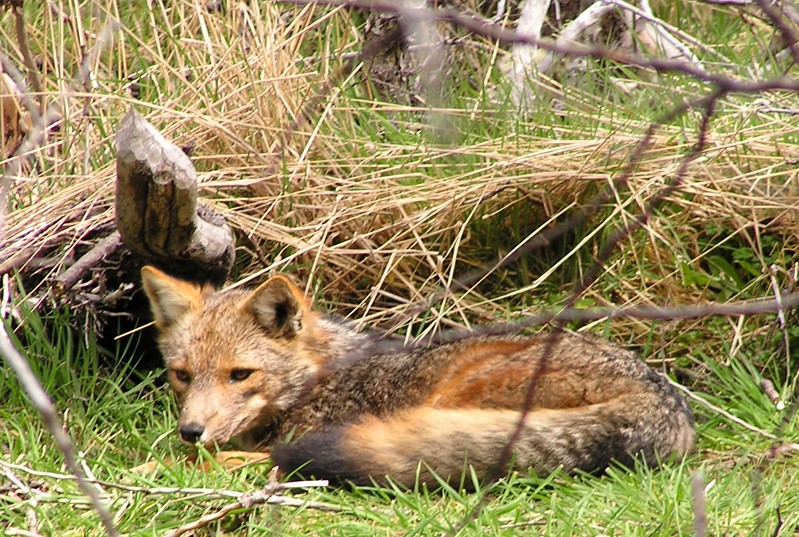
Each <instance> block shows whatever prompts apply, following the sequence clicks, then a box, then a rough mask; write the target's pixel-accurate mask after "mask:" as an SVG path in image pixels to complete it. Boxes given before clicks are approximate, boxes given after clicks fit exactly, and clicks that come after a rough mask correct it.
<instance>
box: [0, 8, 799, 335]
mask: <svg viewBox="0 0 799 537" xmlns="http://www.w3.org/2000/svg"><path fill="white" fill-rule="evenodd" d="M730 16H733V15H732V13H731V14H730ZM26 18H27V20H28V32H29V38H30V41H31V46H32V48H33V49H34V50H35V51H36V52H35V54H36V55H37V57H38V58H40V59H41V63H42V79H43V81H44V88H45V89H44V92H45V93H44V97H45V101H46V102H47V103H50V105H51V106H58V107H60V110H61V117H62V120H61V122H60V123H59V124H58V126H57V128H54V129H52V130H51V131H50V132H49V133H48V136H47V141H46V143H45V144H43V145H42V146H41V147H39V148H37V149H36V150H35V151H34V153H33V154H32V155H31V157H30V160H29V164H28V165H27V166H26V167H25V169H24V176H22V177H17V178H12V180H13V187H12V192H11V199H10V201H11V205H12V211H11V213H10V214H9V216H8V219H7V221H6V222H5V224H4V235H3V237H2V251H3V252H4V255H3V257H4V260H9V259H11V258H13V257H14V256H15V255H19V258H18V259H25V260H28V261H27V263H25V264H20V266H21V268H22V270H23V272H25V271H28V272H29V273H34V272H35V273H36V274H37V275H38V277H39V279H38V281H39V282H40V285H39V286H38V287H34V288H33V289H31V293H32V294H39V295H41V293H43V292H44V291H45V290H46V288H47V283H48V281H49V279H50V278H53V277H54V276H55V275H57V274H59V273H60V272H62V271H63V270H64V269H65V268H66V267H67V266H68V265H69V264H70V263H72V262H73V261H74V258H75V255H76V252H77V253H79V252H81V251H84V250H85V249H86V248H87V246H88V245H90V244H91V242H92V241H94V240H96V238H97V237H98V236H100V235H102V234H105V233H107V232H108V231H110V230H111V228H112V227H113V183H114V160H113V158H114V147H113V132H114V129H115V127H116V124H117V123H118V121H119V120H120V119H121V117H122V116H123V115H124V113H125V111H126V110H127V108H128V107H130V106H136V107H137V108H139V110H140V111H141V112H143V113H144V114H145V115H146V117H147V118H148V120H149V121H150V122H151V123H153V124H154V125H155V126H156V127H158V128H159V129H160V130H162V132H164V134H165V135H166V136H167V137H169V138H171V139H172V140H174V141H175V142H176V143H178V144H181V145H185V146H190V147H193V153H192V154H193V159H194V162H195V163H196V165H197V167H198V169H199V170H200V171H201V173H200V180H201V186H202V196H203V198H204V200H205V201H206V202H208V203H211V204H213V205H214V206H216V207H217V208H218V209H220V210H222V211H223V212H224V213H225V214H226V215H227V217H228V219H229V221H230V223H231V225H232V226H233V228H234V229H235V231H236V233H237V235H238V238H239V243H240V251H239V259H238V262H237V275H239V276H241V277H242V279H243V283H246V282H254V281H256V280H260V279H262V278H263V277H265V275H266V274H268V273H271V272H274V271H291V272H294V273H297V274H298V275H299V277H300V278H301V279H302V280H303V281H305V282H307V284H306V285H307V290H308V292H309V293H312V294H314V295H316V296H317V297H319V298H322V299H323V300H324V302H325V303H326V304H327V306H328V307H330V308H332V309H335V310H337V311H339V312H343V313H346V314H348V315H350V316H351V317H353V318H356V319H360V320H361V322H362V323H364V324H377V325H383V326H391V327H392V328H394V329H398V330H405V331H406V332H408V333H412V334H415V335H418V334H420V333H428V332H431V331H436V330H439V329H440V328H442V327H447V326H464V325H469V324H470V323H472V322H475V321H479V322H485V321H486V320H490V319H495V318H498V317H500V318H504V317H507V316H509V315H510V314H511V310H513V309H516V310H518V309H521V310H525V309H531V308H535V307H536V306H537V305H538V304H540V303H542V302H543V303H552V302H557V295H558V292H559V290H562V289H566V288H568V285H569V284H570V283H573V282H575V281H577V280H578V279H579V278H580V277H581V274H583V273H584V271H585V270H586V268H587V264H588V263H590V262H591V259H592V256H593V255H594V254H595V251H596V249H597V248H598V245H599V244H601V243H602V241H603V240H604V239H605V238H606V237H607V236H608V234H609V233H610V232H611V230H612V229H614V228H615V227H618V226H624V225H626V224H628V223H629V222H631V221H632V219H634V218H635V217H636V216H637V215H639V214H640V213H641V212H642V211H645V210H646V207H647V204H648V202H649V201H650V200H651V199H652V197H653V196H655V195H656V194H657V193H658V192H659V190H660V189H661V188H662V186H663V185H664V184H667V183H668V182H669V181H671V180H672V179H673V178H674V175H675V173H676V171H677V169H678V168H679V166H680V164H681V160H680V157H681V155H683V154H684V153H685V152H687V151H688V150H689V148H690V147H691V145H692V144H693V143H694V141H695V135H696V132H695V131H696V123H697V122H696V121H695V117H694V116H693V115H692V114H691V113H689V114H686V115H684V116H682V117H681V118H680V119H678V120H677V121H674V122H671V123H669V124H667V125H663V126H661V127H660V128H659V129H658V130H657V131H656V132H655V134H654V137H653V139H652V144H651V146H650V148H649V149H648V150H647V151H646V152H645V154H644V155H643V158H642V159H641V161H640V163H639V164H638V165H637V167H636V168H635V170H634V172H633V173H632V175H631V178H630V181H629V184H628V185H627V188H626V189H623V190H620V191H617V192H614V193H613V196H612V199H611V202H610V203H608V204H607V205H606V206H605V207H603V209H602V210H601V211H599V212H597V214H596V215H594V216H593V217H592V218H591V220H590V221H589V223H588V224H587V225H586V226H585V227H584V228H583V229H578V230H575V232H574V233H573V234H570V235H569V236H568V237H566V238H565V239H564V240H562V241H560V242H559V243H558V244H557V245H554V246H552V247H550V248H549V249H546V250H544V251H536V252H533V253H532V254H531V255H530V256H528V257H527V259H524V260H522V261H521V262H520V263H516V264H514V265H511V266H509V267H503V268H501V269H500V270H498V271H496V272H495V273H494V274H491V275H489V276H488V277H487V278H486V279H485V280H484V282H483V283H482V284H481V285H479V286H476V287H474V288H472V289H471V290H470V291H468V292H459V293H449V294H445V295H444V297H443V299H442V300H441V301H440V302H438V303H436V304H435V305H433V306H431V307H430V308H429V313H428V314H426V315H423V316H422V321H421V322H422V323H423V327H420V326H418V323H419V322H420V320H419V319H418V318H415V317H414V318H405V317H403V312H404V311H407V308H408V307H409V305H411V304H414V303H417V304H418V303H424V301H425V300H426V299H427V298H428V297H430V296H432V295H433V294H434V293H435V292H436V291H437V290H439V289H441V288H451V287H452V286H453V283H454V282H456V281H457V280H458V278H459V277H461V276H462V275H463V274H464V273H467V272H469V271H471V270H474V269H479V268H481V267H486V266H489V265H490V263H492V262H493V260H494V259H495V258H496V257H497V256H499V257H500V258H501V257H502V256H503V255H506V254H508V253H509V252H512V251H513V250H514V248H515V247H516V246H517V245H518V244H519V243H521V242H522V241H523V240H524V239H525V238H526V237H528V236H530V235H533V234H535V233H537V232H539V231H540V230H542V229H546V228H547V227H549V226H551V225H553V223H555V222H558V221H561V220H562V219H564V218H565V217H566V216H567V215H569V214H570V213H571V212H573V211H574V210H575V208H577V207H580V206H581V205H582V204H584V203H585V201H586V200H587V199H588V198H590V197H591V196H592V195H593V194H594V193H595V192H597V191H599V190H600V189H606V188H613V179H614V178H615V177H617V176H618V175H619V174H620V173H621V170H623V169H624V168H625V166H626V165H627V163H628V160H629V158H630V155H631V153H632V152H633V151H634V148H635V147H636V145H637V144H638V142H639V141H640V139H641V138H642V136H643V133H644V132H645V131H646V129H647V127H648V125H649V123H650V121H652V120H653V119H654V117H655V115H656V114H654V113H652V114H649V115H647V114H646V113H644V112H645V111H647V110H649V109H650V108H651V109H653V110H654V109H657V108H658V106H660V105H662V104H663V103H658V102H656V101H657V100H658V99H662V93H663V92H664V91H668V92H679V91H683V92H684V93H683V96H684V97H685V98H687V97H690V96H692V95H693V94H694V93H696V92H697V90H696V88H693V87H692V85H691V84H690V83H688V84H686V85H684V86H681V85H680V84H679V83H678V82H670V81H665V80H664V81H662V82H659V83H658V82H653V83H650V84H649V86H650V87H644V88H643V89H641V90H640V93H639V94H633V95H630V96H626V97H624V98H625V99H627V101H626V102H625V101H620V102H619V103H618V106H617V107H615V108H614V106H612V105H608V103H607V102H605V101H604V100H603V99H604V98H607V95H606V94H605V95H604V96H602V95H597V94H596V93H592V91H591V89H590V88H583V89H579V88H559V87H558V86H557V83H555V82H554V81H552V82H551V84H552V88H554V89H555V90H556V91H557V92H559V93H560V94H561V95H562V96H563V97H562V99H563V100H562V103H563V105H562V106H555V107H554V108H550V107H548V106H542V110H543V112H541V113H538V114H537V115H536V114H533V115H532V116H531V117H529V118H524V117H519V116H518V114H515V113H514V112H513V111H508V110H507V109H505V108H503V106H502V104H501V103H497V102H496V100H495V99H496V95H497V90H496V88H495V86H494V83H493V82H492V79H491V76H490V74H489V75H488V76H487V80H488V82H489V83H488V84H487V85H485V86H482V85H479V86H478V87H477V88H476V89H474V88H472V90H471V92H465V93H464V95H463V96H459V97H458V98H457V99H453V102H452V103H451V104H450V107H449V108H445V109H442V110H439V113H440V114H445V115H446V116H447V117H448V118H450V119H451V124H452V125H454V126H455V127H456V129H457V130H458V131H459V132H458V136H457V137H456V138H454V139H453V140H452V142H451V143H447V144H443V143H435V142H434V141H433V140H432V138H431V137H429V136H427V135H426V132H425V124H424V113H423V112H420V111H418V110H414V109H409V108H407V107H403V106H398V105H393V104H391V103H385V102H379V101H377V100H374V99H373V98H370V97H369V95H371V94H372V92H371V91H370V90H369V88H368V83H367V82H366V81H365V80H364V75H363V72H362V70H361V69H360V67H358V66H356V67H355V68H354V69H353V70H352V71H351V72H349V73H348V71H347V70H346V69H343V68H342V66H343V65H344V63H345V61H346V57H347V55H350V54H352V53H353V52H355V51H357V47H358V39H359V24H360V22H359V21H360V18H359V15H358V14H357V13H350V12H347V11H345V10H343V9H339V8H337V9H332V8H329V9H328V8H322V7H314V6H306V7H303V8H299V7H297V8H293V7H285V6H280V5H278V4H274V3H259V2H251V3H249V4H243V3H240V4H236V5H233V4H232V3H231V4H230V5H228V9H227V10H222V11H208V10H205V9H202V8H201V3H197V2H189V1H187V0H179V1H174V2H165V1H163V0H159V1H154V2H152V9H151V10H149V11H145V12H142V11H141V10H136V9H135V8H134V7H132V6H131V5H128V4H127V3H122V2H118V1H112V2H108V3H103V4H102V5H101V4H99V3H92V4H88V5H86V6H84V7H81V8H80V9H79V10H78V8H77V7H75V5H74V4H73V3H66V2H50V3H48V4H47V6H38V5H37V6H34V5H32V4H31V3H29V4H28V5H27V6H26ZM1 22H2V23H1V24H0V31H1V32H2V33H3V40H4V42H6V43H11V44H12V45H13V43H15V39H14V35H13V34H12V27H11V25H10V24H9V21H8V20H3V21H1ZM694 33H696V32H694ZM469 51H470V53H471V54H473V55H474V58H472V59H471V61H472V63H475V62H477V61H478V60H480V58H481V57H480V56H479V55H480V54H485V55H487V56H486V58H489V57H491V54H493V52H492V51H491V50H490V49H489V47H487V46H485V44H483V45H482V46H471V47H470V48H469ZM7 52H8V54H10V56H11V57H12V59H13V60H14V61H16V62H17V64H19V65H21V60H20V56H19V54H20V53H19V51H17V50H14V49H11V50H9V51H7ZM499 53H500V54H501V51H500V52H499ZM81 58H88V59H89V60H88V61H84V62H83V64H81V62H80V59H81ZM81 66H82V67H83V69H81ZM342 73H344V74H343V75H342ZM342 76H343V79H342V78H341V77H342ZM481 76H486V75H484V74H482V73H481ZM672 84H673V85H672ZM675 88H676V89H675ZM131 92H133V93H134V94H135V95H136V97H135V98H134V97H133V96H132V95H131ZM677 95H678V97H677V98H676V99H675V102H679V99H680V98H681V97H680V96H679V93H677ZM775 99H776V98H775ZM763 102H764V101H762V100H761V101H758V100H755V99H753V98H751V97H747V96H745V97H731V98H729V99H728V100H727V101H726V102H725V103H724V106H723V107H722V108H721V110H719V112H718V113H717V114H716V116H715V117H714V118H713V123H712V127H711V132H710V133H709V136H708V149H707V151H705V152H704V154H703V155H702V156H701V157H700V158H699V159H698V160H697V161H695V162H694V163H693V164H692V165H691V168H690V172H689V176H688V177H686V178H685V182H684V185H683V186H682V187H681V188H680V189H679V191H678V192H677V193H676V194H674V195H673V196H671V197H670V199H669V200H667V203H666V204H665V205H664V206H663V207H662V208H661V209H660V210H659V211H658V212H657V213H656V214H655V215H653V218H651V219H650V221H649V222H648V223H647V225H646V226H645V229H643V230H642V231H641V232H638V233H634V234H633V235H632V236H631V237H630V238H629V239H628V240H627V241H626V242H625V243H624V244H621V245H620V247H619V253H618V255H616V256H614V257H613V258H612V259H611V260H609V262H608V263H607V264H606V266H605V267H604V269H603V274H602V276H601V277H600V278H599V279H598V280H597V282H595V283H594V284H593V285H592V286H591V287H590V288H589V289H588V290H587V291H586V293H585V299H586V300H588V301H589V302H590V303H593V304H599V305H607V304H619V305H626V304H638V303H642V304H647V303H652V304H665V303H670V304H673V303H695V302H698V301H708V300H719V299H729V298H734V297H735V294H734V293H733V294H732V295H725V296H723V297H722V295H720V294H718V292H717V289H715V288H714V287H713V285H711V284H709V283H707V282H705V283H704V284H703V283H702V282H700V281H699V280H698V279H697V278H699V276H697V277H696V278H694V279H691V278H688V277H686V273H687V272H691V273H702V274H705V273H707V274H705V275H706V276H707V278H709V279H712V278H713V277H714V276H717V277H721V278H722V279H723V278H724V274H721V275H719V274H715V273H712V271H711V272H710V273H708V271H709V270H710V269H709V268H708V266H707V263H706V260H707V258H709V257H713V256H716V255H718V252H719V249H720V248H721V249H723V248H724V245H725V244H726V245H729V244H735V245H736V248H751V250H752V252H754V254H753V255H754V257H755V259H754V261H753V263H754V265H753V266H756V268H758V269H759V270H761V271H762V274H760V275H759V276H755V275H752V278H751V279H752V280H753V281H754V282H755V283H750V284H747V285H750V286H754V287H758V284H757V283H756V282H757V281H760V282H761V283H762V282H766V285H760V287H759V288H761V289H767V288H768V287H769V286H768V285H767V283H768V279H769V278H770V277H772V276H771V275H770V273H769V272H768V270H767V268H768V266H769V264H770V263H771V262H773V260H774V259H777V258H779V259H782V260H790V259H793V260H794V262H795V260H796V257H795V254H791V252H796V251H799V244H797V243H799V221H797V214H798V213H799V211H797V207H798V206H799V178H797V175H796V170H795V166H793V165H792V164H791V163H795V162H796V161H797V159H799V145H798V144H797V143H796V140H797V139H799V124H797V123H796V122H795V121H793V118H792V116H790V115H786V114H781V113H775V112H769V111H768V110H766V108H765V107H764V104H763ZM774 102H775V101H771V104H773V103H774ZM770 106H771V105H770ZM775 106H776V105H775ZM764 236H773V237H780V240H782V241H783V242H782V246H781V250H780V251H779V252H776V253H775V252H771V254H769V255H768V256H767V255H764V254H763V248H762V244H760V243H759V241H761V239H762V237H764ZM772 254H773V255H772ZM725 255H726V254H725ZM791 255H794V257H792V258H791ZM758 256H759V259H758ZM40 266H45V267H46V270H42V269H40V268H39V267H40ZM711 268H712V267H711ZM700 275H701V274H700ZM789 280H790V278H789V277H787V276H786V277H784V278H782V280H781V281H782V282H783V286H785V285H788V282H789ZM711 283H712V282H711ZM793 283H794V285H795V281H794V282H793ZM617 326H618V328H619V329H620V330H621V331H622V332H624V331H626V330H630V331H631V334H637V335H638V336H643V335H645V334H646V333H647V331H648V330H650V329H651V327H649V326H648V325H646V324H645V323H641V322H636V321H620V322H619V323H618V324H617Z"/></svg>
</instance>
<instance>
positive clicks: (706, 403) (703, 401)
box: [669, 379, 777, 440]
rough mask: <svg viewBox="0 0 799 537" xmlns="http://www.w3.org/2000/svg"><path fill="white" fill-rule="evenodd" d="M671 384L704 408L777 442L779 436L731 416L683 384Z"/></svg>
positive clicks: (672, 382)
mask: <svg viewBox="0 0 799 537" xmlns="http://www.w3.org/2000/svg"><path fill="white" fill-rule="evenodd" d="M669 382H670V383H671V385H672V386H674V387H675V388H677V389H678V390H680V391H681V392H683V393H684V394H685V395H686V396H687V397H688V398H689V399H693V400H694V401H696V402H697V403H700V404H701V405H702V406H705V407H707V408H709V409H710V410H712V411H713V412H715V413H717V414H720V415H722V416H724V417H725V418H727V419H728V420H730V421H732V422H734V423H737V424H738V425H740V426H741V427H743V428H744V429H749V430H750V431H752V432H754V433H757V434H759V435H761V436H764V437H766V438H768V439H771V440H775V439H776V438H777V435H775V434H773V433H770V432H768V431H764V430H763V429H761V428H759V427H756V426H754V425H752V424H751V423H748V422H746V421H744V420H742V419H741V418H739V417H738V416H734V415H732V414H730V413H729V412H727V411H726V410H724V409H723V408H720V407H717V406H716V405H714V404H713V403H711V402H710V401H708V400H707V399H705V398H704V397H702V396H700V395H696V394H695V393H694V392H692V391H691V390H689V389H688V388H686V387H685V386H683V385H682V384H680V383H678V382H674V381H673V380H671V379H669Z"/></svg>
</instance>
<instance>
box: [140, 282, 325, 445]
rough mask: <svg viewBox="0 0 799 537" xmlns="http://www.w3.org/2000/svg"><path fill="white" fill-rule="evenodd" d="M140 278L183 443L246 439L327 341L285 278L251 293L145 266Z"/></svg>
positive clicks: (306, 376) (293, 396) (283, 403)
mask: <svg viewBox="0 0 799 537" xmlns="http://www.w3.org/2000/svg"><path fill="white" fill-rule="evenodd" d="M142 282H143V284H144V290H145V292H146V294H147V297H148V298H149V299H150V306H151V309H152V312H153V316H154V317H155V325H156V328H157V330H158V344H159V347H160V349H161V352H162V354H163V356H164V361H165V362H166V367H167V370H168V378H169V382H170V384H171V385H172V388H173V389H174V391H175V394H176V395H177V399H178V403H179V404H180V412H181V415H180V420H179V422H178V432H179V434H180V437H181V439H182V440H184V441H185V442H189V443H196V442H199V443H201V444H203V445H206V446H212V445H214V444H217V445H218V444H224V443H226V442H228V441H231V440H240V441H242V442H244V443H246V441H247V437H248V433H252V432H255V431H257V430H258V429H261V428H264V427H267V426H268V425H269V424H270V423H272V422H273V421H274V420H275V419H276V418H277V417H278V416H279V415H280V414H281V413H282V412H285V411H287V410H289V409H290V408H291V407H292V406H293V405H294V404H295V403H296V402H297V401H298V400H299V399H300V398H301V397H302V396H303V395H304V391H305V390H306V389H307V388H308V386H309V382H311V381H312V379H313V378H314V375H315V373H316V372H317V371H318V370H319V368H320V367H321V366H322V365H324V362H325V352H324V349H325V347H326V346H327V345H329V341H327V339H328V338H327V337H326V334H325V331H324V330H323V329H322V328H321V327H320V326H319V325H318V323H317V320H318V315H317V314H316V313H315V312H313V311H312V310H311V307H310V306H309V304H308V302H307V301H306V299H305V297H304V296H303V293H302V291H300V289H298V288H297V286H296V285H295V284H294V283H292V282H291V280H289V279H288V278H286V277H284V276H275V277H273V278H271V279H269V280H268V281H267V282H266V283H264V284H263V285H261V286H260V287H258V288H257V289H255V290H252V291H244V290H227V291H218V290H215V289H212V288H210V287H201V286H198V285H195V284H193V283H189V282H185V281H182V280H178V279H175V278H173V277H171V276H168V275H167V274H164V273H163V272H161V271H160V270H158V269H155V268H153V267H144V268H143V269H142Z"/></svg>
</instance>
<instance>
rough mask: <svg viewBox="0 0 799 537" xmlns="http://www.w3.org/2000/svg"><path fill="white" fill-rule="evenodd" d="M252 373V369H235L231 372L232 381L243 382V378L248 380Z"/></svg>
mask: <svg viewBox="0 0 799 537" xmlns="http://www.w3.org/2000/svg"><path fill="white" fill-rule="evenodd" d="M252 374H253V370H252V369H234V370H233V371H231V372H230V381H231V382H241V381H243V380H247V379H248V378H249V377H250V375H252Z"/></svg>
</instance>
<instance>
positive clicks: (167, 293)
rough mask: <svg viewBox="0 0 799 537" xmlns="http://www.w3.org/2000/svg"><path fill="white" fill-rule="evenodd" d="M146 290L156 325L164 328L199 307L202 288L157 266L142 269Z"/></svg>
mask: <svg viewBox="0 0 799 537" xmlns="http://www.w3.org/2000/svg"><path fill="white" fill-rule="evenodd" d="M141 279H142V284H143V285H144V292H145V293H146V294H147V298H149V299H150V309H151V310H152V312H153V317H155V325H156V327H157V328H158V329H160V330H164V329H166V328H169V327H170V326H172V325H173V324H175V323H176V322H177V321H178V320H179V319H180V318H181V317H183V316H184V315H186V314H187V313H188V312H189V311H190V310H192V309H193V308H197V307H199V304H200V302H201V300H202V289H201V288H200V287H199V286H197V285H194V284H193V283H189V282H184V281H183V280H178V279H177V278H173V277H172V276H169V275H167V274H165V273H163V272H161V271H160V270H158V269H157V268H155V267H150V266H147V267H144V268H142V269H141Z"/></svg>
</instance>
